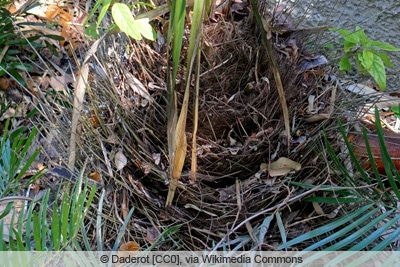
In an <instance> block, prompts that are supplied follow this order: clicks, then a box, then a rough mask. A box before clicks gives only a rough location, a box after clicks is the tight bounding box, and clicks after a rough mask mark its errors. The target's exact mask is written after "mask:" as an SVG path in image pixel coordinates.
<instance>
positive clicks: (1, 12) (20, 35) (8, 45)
mask: <svg viewBox="0 0 400 267" xmlns="http://www.w3.org/2000/svg"><path fill="white" fill-rule="evenodd" d="M9 3H10V1H0V77H1V76H3V75H5V74H8V75H10V76H12V77H13V78H14V79H15V80H16V81H18V83H19V84H21V85H22V86H26V83H25V80H24V79H23V78H22V76H21V75H20V74H19V72H20V71H32V70H33V67H32V65H31V64H28V63H25V62H22V61H21V59H20V57H19V56H20V55H24V54H26V53H25V51H24V49H31V48H34V49H37V48H42V47H47V48H50V51H53V52H55V53H57V52H56V51H55V50H54V48H53V46H52V45H51V44H50V43H49V42H47V41H44V43H43V44H42V42H41V40H40V37H47V38H51V39H54V40H60V38H62V37H60V36H54V35H42V34H40V33H39V32H35V31H32V30H29V35H28V34H25V33H28V31H26V30H24V29H23V26H29V25H35V26H38V25H43V26H44V25H45V24H44V23H42V24H41V23H35V22H23V23H22V22H21V23H18V27H19V28H20V29H18V30H16V27H15V26H14V23H13V19H14V18H13V16H12V15H11V13H10V11H8V9H6V8H5V5H7V4H9ZM21 15H22V14H19V16H21Z"/></svg>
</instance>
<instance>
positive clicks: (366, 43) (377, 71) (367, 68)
mask: <svg viewBox="0 0 400 267" xmlns="http://www.w3.org/2000/svg"><path fill="white" fill-rule="evenodd" d="M330 30H332V31H336V32H338V33H339V34H340V35H341V36H342V38H343V49H344V53H345V56H344V57H343V58H342V59H341V60H340V62H339V69H340V70H341V71H350V70H351V62H350V58H353V59H354V60H355V62H356V66H357V69H358V71H359V73H360V74H362V75H365V74H367V73H369V74H370V75H371V76H372V77H373V78H374V80H375V81H376V83H377V84H378V86H379V87H380V88H381V89H382V90H385V89H386V70H385V65H386V66H388V67H392V66H393V64H392V63H391V62H390V60H389V57H388V56H387V54H385V53H382V52H380V51H381V50H383V51H389V52H395V51H400V48H397V47H395V46H393V45H390V44H387V43H384V42H380V41H374V40H371V39H369V38H368V37H367V35H366V34H365V32H364V30H363V29H361V28H360V27H359V26H357V27H356V31H355V32H353V33H352V32H350V31H348V30H344V29H338V28H331V29H330Z"/></svg>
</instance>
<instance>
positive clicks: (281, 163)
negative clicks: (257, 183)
mask: <svg viewBox="0 0 400 267" xmlns="http://www.w3.org/2000/svg"><path fill="white" fill-rule="evenodd" d="M300 169H301V164H300V163H298V162H296V161H293V160H291V159H288V158H285V157H281V158H279V159H278V160H277V161H274V162H272V163H271V164H269V168H268V171H269V175H270V176H271V177H276V176H282V175H286V174H288V173H289V172H291V171H293V170H296V171H299V170H300Z"/></svg>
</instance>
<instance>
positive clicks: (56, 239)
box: [51, 202, 61, 251]
mask: <svg viewBox="0 0 400 267" xmlns="http://www.w3.org/2000/svg"><path fill="white" fill-rule="evenodd" d="M51 237H52V241H53V249H54V250H55V251H59V250H60V240H61V235H60V213H59V211H58V207H57V204H56V203H55V202H54V203H53V216H52V219H51Z"/></svg>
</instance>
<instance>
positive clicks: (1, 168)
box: [0, 119, 41, 198]
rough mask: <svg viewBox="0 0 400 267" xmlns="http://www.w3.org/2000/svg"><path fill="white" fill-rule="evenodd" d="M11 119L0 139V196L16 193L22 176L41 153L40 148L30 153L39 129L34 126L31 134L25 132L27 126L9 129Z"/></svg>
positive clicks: (35, 176) (37, 175)
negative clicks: (29, 150)
mask: <svg viewBox="0 0 400 267" xmlns="http://www.w3.org/2000/svg"><path fill="white" fill-rule="evenodd" d="M9 124H10V120H9V119H8V120H7V121H6V124H5V127H4V132H3V136H2V138H1V140H0V149H1V158H0V198H2V197H5V196H8V195H10V194H14V193H16V192H17V191H18V186H19V184H20V181H21V179H22V177H23V176H24V175H25V173H26V172H27V171H28V169H29V167H30V166H31V164H32V162H33V161H34V160H35V158H36V157H37V155H38V154H39V149H37V150H36V151H34V152H33V153H32V154H31V155H29V152H28V149H29V148H30V147H31V145H32V142H33V138H34V137H35V135H36V133H37V130H36V128H33V129H32V130H31V132H30V134H29V135H27V134H25V133H24V132H25V130H26V128H25V127H20V128H18V129H15V130H14V131H12V132H9V131H8V128H9ZM40 175H41V174H40V173H36V174H35V175H34V176H33V177H32V178H31V179H30V181H29V183H31V182H32V181H34V180H36V179H38V178H39V177H40Z"/></svg>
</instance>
